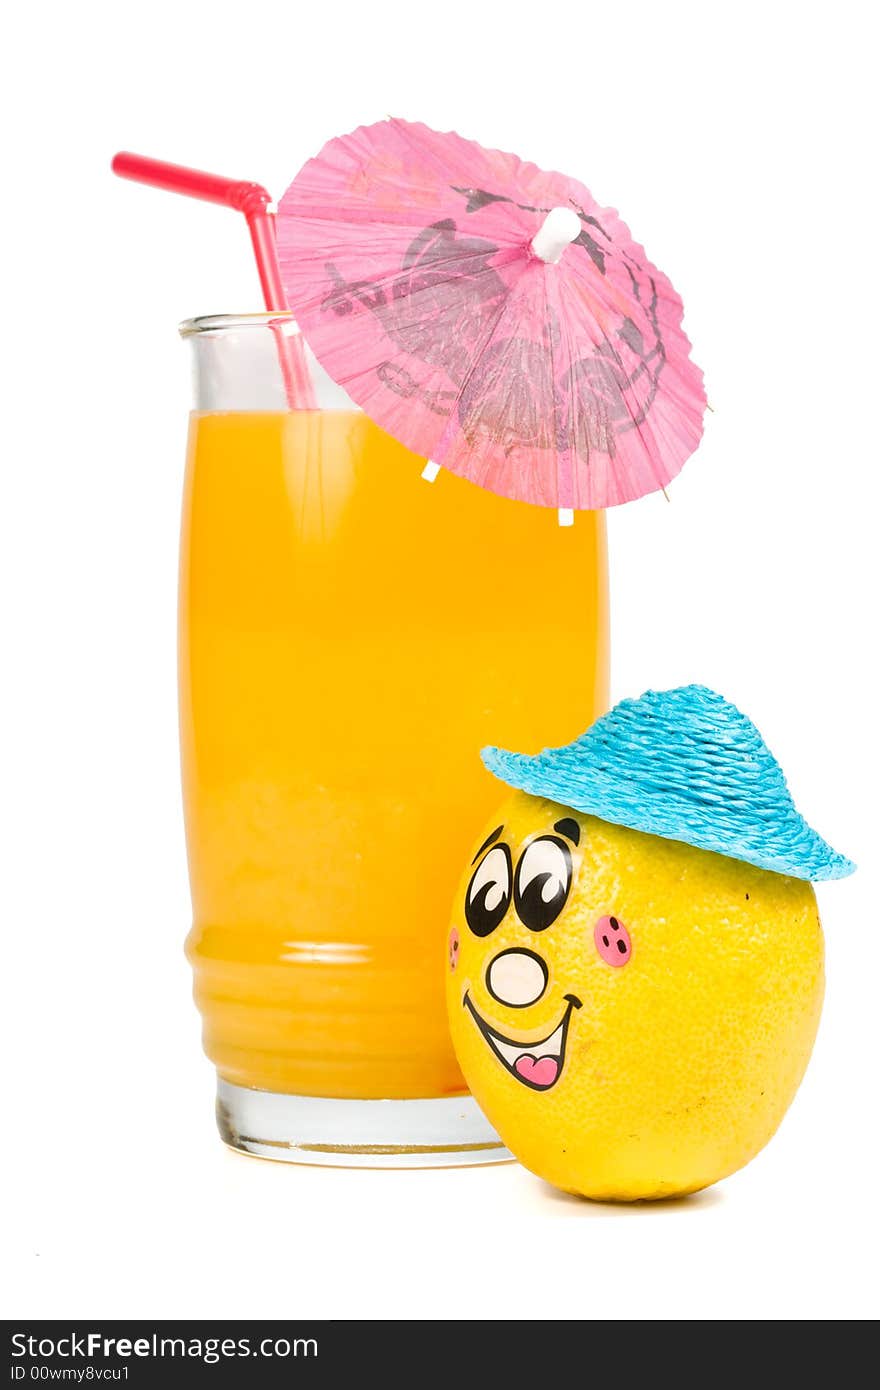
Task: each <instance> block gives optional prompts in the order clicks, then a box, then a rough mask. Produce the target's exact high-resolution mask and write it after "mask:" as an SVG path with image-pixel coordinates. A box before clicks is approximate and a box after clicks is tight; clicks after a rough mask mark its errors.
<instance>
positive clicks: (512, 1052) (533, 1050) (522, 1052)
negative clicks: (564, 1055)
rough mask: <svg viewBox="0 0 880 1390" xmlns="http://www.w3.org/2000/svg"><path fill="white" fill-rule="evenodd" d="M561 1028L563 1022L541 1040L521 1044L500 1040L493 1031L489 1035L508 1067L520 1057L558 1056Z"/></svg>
mask: <svg viewBox="0 0 880 1390" xmlns="http://www.w3.org/2000/svg"><path fill="white" fill-rule="evenodd" d="M562 1029H563V1024H562V1023H560V1025H559V1027H558V1028H556V1029H555V1030H554V1031H553V1032H552V1033H551V1034H550V1036H549V1038H545V1039H544V1041H543V1042H541V1043H523V1044H522V1045H521V1046H520V1045H517V1046H514V1045H513V1044H512V1043H506V1042H502V1041H501V1039H500V1038H499V1037H496V1036H495V1034H494V1033H490V1034H489V1037H490V1040H491V1042H492V1046H493V1047H494V1048H495V1051H496V1052H498V1053H499V1054H500V1055H501V1056H502V1057H503V1058H504V1060H505V1062H506V1063H507V1065H508V1066H509V1067H513V1066H515V1065H516V1063H517V1060H518V1058H520V1057H534V1058H536V1059H537V1058H538V1057H558V1056H559V1054H560V1053H561V1051H562Z"/></svg>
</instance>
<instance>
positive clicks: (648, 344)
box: [279, 121, 705, 508]
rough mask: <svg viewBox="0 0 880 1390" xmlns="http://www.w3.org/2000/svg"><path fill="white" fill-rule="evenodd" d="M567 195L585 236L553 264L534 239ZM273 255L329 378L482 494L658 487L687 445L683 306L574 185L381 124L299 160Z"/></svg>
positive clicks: (691, 432)
mask: <svg viewBox="0 0 880 1390" xmlns="http://www.w3.org/2000/svg"><path fill="white" fill-rule="evenodd" d="M331 156H332V158H331ZM463 174H464V175H472V177H462V175H463ZM331 189H332V192H333V198H334V201H329V194H330V190H331ZM504 189H509V190H510V191H502V190H504ZM560 206H562V207H566V208H569V209H573V210H574V212H575V213H576V214H577V217H578V218H579V220H580V223H581V229H580V232H579V233H578V234H577V235H576V236H575V238H574V241H573V243H572V244H571V245H570V246H569V247H568V248H567V249H566V250H565V252H564V253H563V255H562V258H561V261H560V263H559V264H558V265H557V264H547V263H545V262H544V261H543V260H541V259H539V258H538V257H536V256H535V254H534V253H533V251H532V249H531V242H532V239H533V238H534V236H535V234H536V232H537V231H538V229H539V228H540V226H541V225H542V223H543V221H544V219H545V217H546V215H547V214H548V213H549V212H550V211H551V209H553V208H555V207H560ZM576 225H577V224H575V226H576ZM319 235H320V240H319ZM279 248H280V252H281V264H282V271H283V273H284V276H285V284H286V286H287V289H288V294H289V296H290V301H291V305H292V307H293V309H294V312H295V313H296V314H297V316H298V318H299V320H300V323H301V326H302V328H303V331H304V333H305V334H306V337H307V339H308V341H309V343H310V345H311V347H312V348H313V350H314V352H315V353H316V355H317V357H318V358H319V360H320V361H321V362H322V363H323V365H324V366H325V367H326V369H327V371H328V372H329V374H330V375H331V376H332V377H334V379H335V380H337V381H339V382H340V384H341V385H343V386H345V387H346V389H348V391H349V393H350V395H351V396H352V397H353V399H354V400H355V401H356V402H357V403H358V404H360V405H361V406H362V407H363V408H364V409H365V410H366V411H367V412H368V413H369V414H371V415H372V416H373V418H374V419H375V420H376V421H377V422H378V423H379V424H381V425H382V426H383V427H384V428H385V429H387V430H388V431H389V432H390V433H391V434H393V435H395V436H396V437H397V438H398V439H400V440H401V442H403V443H404V444H406V445H407V446H408V447H409V448H411V449H413V450H414V451H415V452H416V453H419V454H422V455H423V456H424V457H429V458H432V459H433V460H435V462H437V463H439V464H441V465H442V466H443V467H444V468H448V469H450V470H451V471H452V472H456V473H459V474H460V475H462V476H465V477H467V478H470V479H471V480H472V481H474V482H477V483H479V484H481V485H482V486H484V487H487V488H489V489H491V490H492V491H494V492H497V493H499V494H501V495H503V496H507V497H515V498H520V499H522V500H525V501H529V502H533V503H537V504H538V505H543V506H552V507H557V506H558V507H561V508H563V507H564V508H569V507H571V508H587V507H597V506H612V505H615V504H617V503H619V502H624V501H628V500H630V499H632V498H634V497H640V496H643V495H644V494H645V493H647V492H651V491H654V490H656V489H659V488H661V487H663V486H664V485H665V483H666V482H668V481H669V480H670V479H671V478H672V477H674V476H675V474H676V473H677V472H678V471H679V469H680V468H681V466H682V464H683V463H684V462H685V460H686V459H687V458H688V456H689V455H690V454H691V453H692V452H693V450H694V449H695V448H696V446H697V444H698V443H699V439H700V437H701V433H702V419H703V410H704V407H705V396H704V393H703V386H702V373H700V371H699V369H698V368H697V367H695V366H694V364H693V363H692V362H691V361H690V359H689V350H690V344H689V343H688V341H687V338H686V337H685V335H684V333H683V331H682V329H681V317H682V306H681V300H680V299H679V297H678V295H677V294H676V293H675V291H674V289H673V288H672V286H671V285H670V283H669V281H668V279H667V278H666V277H665V276H664V275H663V274H662V272H660V271H658V270H657V269H656V268H655V267H654V266H652V265H651V263H650V262H649V261H648V260H647V257H646V256H645V254H644V252H643V250H642V248H641V247H640V246H638V245H637V244H636V243H635V242H634V241H633V240H632V238H631V236H630V234H629V231H628V229H627V228H626V226H625V225H624V223H623V222H622V221H621V220H620V218H619V217H618V216H617V214H616V213H614V212H613V211H610V210H608V209H602V208H600V207H599V206H598V205H597V204H596V203H595V202H594V201H593V199H592V197H591V195H590V193H589V191H588V190H587V189H586V188H585V187H584V186H583V185H582V184H579V183H577V182H576V181H575V180H572V179H568V178H566V177H565V176H563V175H560V174H549V173H545V172H544V171H542V170H539V169H537V168H536V167H535V166H534V165H528V164H524V163H523V162H522V161H520V160H518V159H516V157H515V156H513V155H505V154H502V153H501V152H499V151H494V150H484V149H482V147H480V146H478V145H476V144H474V142H471V141H466V140H463V139H461V137H459V136H452V135H446V136H441V135H437V134H436V133H435V132H432V131H429V130H428V129H427V128H426V127H422V126H413V125H410V124H409V123H407V122H401V121H392V122H380V123H379V125H378V126H375V127H365V128H363V129H362V130H360V131H356V132H354V134H353V135H352V136H347V137H342V138H341V139H340V140H336V141H331V142H329V144H328V145H327V146H326V147H325V150H324V151H322V153H321V155H320V156H318V158H317V159H316V160H312V161H310V163H309V164H307V165H306V166H305V169H304V170H303V172H302V174H301V175H300V176H298V178H297V180H295V181H294V183H293V184H292V185H291V188H290V190H288V193H287V194H286V195H285V198H284V199H282V202H281V204H280V207H279Z"/></svg>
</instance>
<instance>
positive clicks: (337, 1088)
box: [180, 314, 607, 1166]
mask: <svg viewBox="0 0 880 1390" xmlns="http://www.w3.org/2000/svg"><path fill="white" fill-rule="evenodd" d="M181 331H182V333H183V336H184V337H185V338H186V339H187V341H188V342H189V344H190V346H191V348H192V350H193V353H194V357H195V410H194V412H193V414H192V418H191V423H190V435H189V454H188V460H187V470H186V484H185V492H184V502H183V526H182V540H181V565H180V735H181V751H182V770H183V795H184V806H185V815H186V833H187V846H188V854H189V869H190V881H191V887H192V902H193V926H192V931H191V932H190V935H189V938H188V942H187V953H188V956H189V959H190V961H191V963H192V966H193V970H194V975H195V998H196V1002H197V1004H198V1006H199V1009H200V1010H201V1014H202V1018H203V1022H204V1045H205V1050H206V1052H207V1054H208V1056H209V1057H210V1059H211V1061H212V1062H213V1063H214V1065H215V1066H216V1068H217V1076H218V1098H217V1115H218V1124H219V1128H220V1132H221V1134H222V1136H223V1138H224V1139H225V1140H226V1142H227V1143H229V1144H231V1145H232V1146H233V1147H235V1148H239V1149H242V1150H245V1151H247V1152H249V1153H256V1154H260V1155H263V1156H265V1157H271V1158H282V1159H287V1160H293V1161H301V1162H309V1163H337V1164H338V1163H344V1164H364V1165H384V1166H388V1165H413V1166H416V1165H428V1164H456V1163H474V1162H491V1161H493V1160H497V1159H501V1158H505V1157H507V1156H508V1155H507V1153H506V1150H504V1149H503V1148H502V1147H501V1145H500V1142H499V1140H498V1139H497V1136H496V1135H495V1134H494V1133H493V1132H492V1130H491V1129H490V1127H489V1126H488V1124H487V1122H486V1121H485V1120H484V1119H483V1117H482V1116H481V1114H480V1113H479V1111H478V1110H477V1108H476V1106H475V1103H474V1102H473V1101H472V1100H471V1098H470V1096H469V1095H468V1094H467V1091H466V1088H465V1085H464V1081H463V1079H462V1077H461V1074H460V1072H459V1070H458V1067H457V1065H456V1061H455V1057H454V1055H453V1052H452V1047H451V1045H450V1041H449V1037H448V1034H447V1027H446V1019H445V1011H444V978H443V958H444V945H445V939H446V931H447V927H448V918H449V907H450V901H451V898H452V894H453V892H454V888H455V884H456V882H457V880H458V876H459V873H460V871H461V869H462V865H463V863H464V860H465V856H466V852H467V848H468V846H469V844H470V842H471V839H472V837H473V835H474V833H475V831H476V830H477V829H478V828H479V826H480V824H481V822H482V821H483V820H484V818H485V817H486V816H488V815H489V814H490V811H491V808H492V806H493V803H495V802H497V800H498V796H499V793H498V786H497V783H495V782H494V781H493V779H492V778H491V777H490V776H489V775H488V774H487V773H486V772H485V771H484V770H483V768H482V766H481V763H480V758H479V750H480V748H481V747H482V745H484V744H486V743H490V742H491V743H496V744H500V745H502V746H506V747H513V748H523V749H537V748H539V747H541V746H543V745H544V744H548V743H560V744H561V743H566V742H568V741H569V740H570V739H571V738H573V737H574V736H575V735H576V734H578V733H580V732H581V731H582V730H583V728H584V727H585V725H586V724H587V723H588V722H589V721H590V720H591V719H592V718H593V717H594V716H595V715H597V714H599V713H600V712H601V711H602V710H603V709H604V708H605V705H606V694H607V691H606V680H607V601H606V558H605V530H604V519H603V517H602V515H601V514H584V515H581V516H579V517H578V518H577V523H576V525H575V526H574V527H573V528H570V529H561V528H560V527H559V526H558V525H557V520H556V513H555V512H554V511H552V510H543V509H540V508H536V507H530V506H527V505H524V504H522V503H519V502H511V501H506V500H504V499H502V498H499V497H496V496H494V495H493V494H491V493H489V492H485V491H483V490H482V489H480V488H478V487H475V486H474V485H473V484H471V483H468V482H465V481H462V480H460V479H458V478H456V477H453V476H452V475H450V474H446V473H444V474H442V475H441V477H440V480H439V481H438V482H437V483H435V484H434V485H433V486H431V485H429V484H427V483H426V482H424V481H423V480H422V478H421V477H420V473H421V468H422V464H423V461H422V460H420V459H417V458H415V457H414V456H413V455H412V454H410V453H409V452H408V451H407V450H406V449H404V448H403V447H402V446H401V445H399V444H397V443H395V441H394V440H393V439H391V438H389V436H388V435H386V434H384V433H383V432H382V430H380V429H379V428H377V426H375V425H374V424H373V423H372V422H371V421H370V420H369V419H368V418H367V416H366V415H364V414H363V413H362V412H360V411H359V410H358V409H357V408H356V407H355V406H353V404H352V403H351V401H350V400H349V399H348V398H347V397H346V396H345V395H344V393H343V392H342V391H341V390H340V389H339V388H338V387H337V386H335V385H334V384H333V383H332V382H331V381H330V380H329V379H328V378H327V377H326V375H325V374H324V373H323V372H322V371H321V369H320V368H319V367H318V366H317V364H316V363H315V361H314V359H313V358H311V357H310V356H308V354H307V356H308V360H309V364H310V370H311V371H312V374H313V379H314V386H315V398H316V400H317V408H315V409H309V410H292V409H290V408H289V407H288V404H287V399H286V396H285V388H284V381H283V377H282V373H281V370H280V368H279V360H280V358H279V336H287V337H289V338H293V337H294V335H296V334H297V329H296V326H295V324H294V323H293V321H292V320H291V319H289V318H287V317H283V316H279V315H277V314H275V315H271V316H270V315H264V314H254V315H247V316H242V317H214V318H200V319H194V320H192V321H190V322H188V323H186V324H184V325H183V326H182V330H181Z"/></svg>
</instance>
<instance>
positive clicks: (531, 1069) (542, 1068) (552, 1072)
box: [513, 1052, 559, 1086]
mask: <svg viewBox="0 0 880 1390" xmlns="http://www.w3.org/2000/svg"><path fill="white" fill-rule="evenodd" d="M513 1070H514V1071H515V1072H516V1074H517V1076H521V1077H522V1079H523V1081H530V1082H531V1084H532V1085H533V1086H552V1085H553V1082H554V1081H555V1080H556V1077H557V1075H558V1073H559V1062H558V1061H557V1059H556V1058H555V1057H532V1056H530V1054H529V1053H528V1052H526V1053H525V1054H524V1055H523V1056H522V1057H517V1059H516V1061H515V1063H514V1066H513Z"/></svg>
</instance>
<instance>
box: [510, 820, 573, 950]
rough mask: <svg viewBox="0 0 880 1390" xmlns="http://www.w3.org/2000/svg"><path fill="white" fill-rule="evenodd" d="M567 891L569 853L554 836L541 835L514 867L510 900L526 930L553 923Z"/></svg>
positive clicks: (533, 929)
mask: <svg viewBox="0 0 880 1390" xmlns="http://www.w3.org/2000/svg"><path fill="white" fill-rule="evenodd" d="M570 888H571V851H570V850H569V848H568V845H567V844H566V843H565V841H564V840H560V839H558V838H557V836H556V835H542V836H541V838H540V839H538V840H532V843H531V844H530V845H527V846H526V848H525V849H524V850H523V852H522V854H521V856H520V861H519V863H518V864H517V866H516V881H515V883H514V889H513V900H514V902H515V903H516V910H517V913H518V915H519V919H520V921H521V922H522V923H523V924H524V925H525V926H527V927H528V929H529V931H546V929H547V927H549V926H550V925H551V923H553V922H555V921H556V918H557V917H558V916H559V914H560V912H561V911H562V909H563V908H564V907H565V900H566V898H567V897H568V890H569V889H570Z"/></svg>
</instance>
